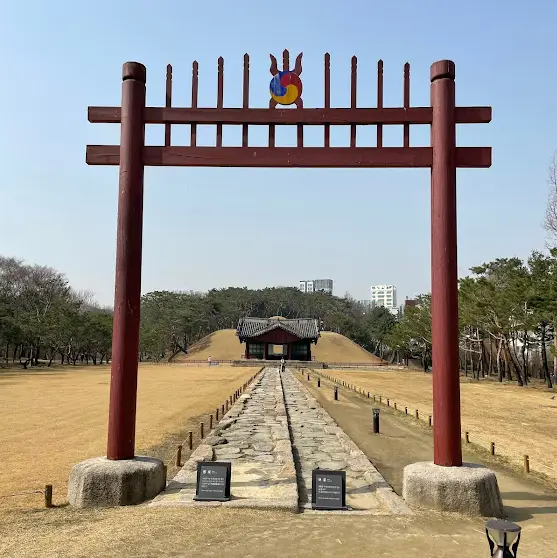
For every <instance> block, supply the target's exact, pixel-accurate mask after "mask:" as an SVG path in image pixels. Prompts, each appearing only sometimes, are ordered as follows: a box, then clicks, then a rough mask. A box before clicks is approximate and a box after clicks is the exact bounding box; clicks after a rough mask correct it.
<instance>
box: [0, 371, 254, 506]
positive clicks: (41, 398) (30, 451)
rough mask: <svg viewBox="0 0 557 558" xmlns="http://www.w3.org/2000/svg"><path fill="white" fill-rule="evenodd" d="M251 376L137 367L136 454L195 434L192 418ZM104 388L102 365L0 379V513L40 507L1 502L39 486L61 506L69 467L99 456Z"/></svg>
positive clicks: (31, 500) (23, 501)
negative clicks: (182, 435) (180, 435)
mask: <svg viewBox="0 0 557 558" xmlns="http://www.w3.org/2000/svg"><path fill="white" fill-rule="evenodd" d="M256 372H257V369H255V368H240V367H231V366H213V367H210V368H209V367H208V366H199V367H190V366H181V365H179V364H173V365H166V366H165V365H140V367H139V385H138V403H137V432H136V447H137V453H141V452H142V451H146V450H147V449H148V448H152V447H154V446H157V445H160V444H162V443H163V442H164V440H165V438H167V437H169V436H171V435H172V434H175V433H177V432H180V431H183V430H184V429H186V428H190V429H193V426H196V427H197V425H198V421H196V422H194V420H195V419H196V418H199V417H200V416H207V415H208V414H211V413H213V412H214V410H215V409H216V407H217V406H219V405H221V404H222V403H223V402H224V401H225V399H226V398H228V397H229V396H230V395H231V394H232V393H233V392H234V391H235V390H236V389H238V388H239V387H241V386H242V384H243V383H244V382H246V381H247V380H248V379H249V378H250V377H251V376H252V375H253V374H255V373H256ZM109 382H110V369H109V367H108V366H96V367H93V366H89V367H82V368H79V367H78V368H73V367H67V368H59V369H57V370H53V371H41V372H32V373H21V372H10V373H3V374H0V409H2V413H1V414H0V464H1V468H2V473H1V474H0V510H2V509H4V510H6V509H7V507H17V506H20V507H39V506H41V505H43V500H42V497H41V495H34V496H27V497H13V498H2V496H4V495H6V494H11V493H14V492H25V491H28V490H33V489H41V488H43V487H44V485H45V484H53V485H54V495H55V498H54V500H55V503H62V502H64V501H65V499H66V490H67V480H68V475H69V472H70V469H71V467H72V465H73V464H74V463H77V462H79V461H82V460H84V459H87V458H89V457H94V456H97V455H105V454H106V431H107V420H108V397H109ZM188 425H189V426H188ZM170 457H171V456H169V458H170Z"/></svg>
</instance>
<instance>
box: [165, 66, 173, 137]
mask: <svg viewBox="0 0 557 558" xmlns="http://www.w3.org/2000/svg"><path fill="white" fill-rule="evenodd" d="M164 106H165V107H171V106H172V66H171V65H170V64H168V66H166V103H165V105H164ZM171 126H172V125H171V124H170V122H166V123H165V125H164V145H165V147H170V140H171Z"/></svg>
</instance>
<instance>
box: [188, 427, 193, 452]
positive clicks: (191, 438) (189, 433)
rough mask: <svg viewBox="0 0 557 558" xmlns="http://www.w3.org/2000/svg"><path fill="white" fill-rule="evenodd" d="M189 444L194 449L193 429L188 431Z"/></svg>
mask: <svg viewBox="0 0 557 558" xmlns="http://www.w3.org/2000/svg"><path fill="white" fill-rule="evenodd" d="M188 446H189V448H190V450H192V449H193V432H192V431H191V430H190V431H189V432H188Z"/></svg>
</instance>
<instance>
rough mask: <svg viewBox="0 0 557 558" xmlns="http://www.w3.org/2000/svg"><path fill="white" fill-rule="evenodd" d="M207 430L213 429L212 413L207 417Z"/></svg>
mask: <svg viewBox="0 0 557 558" xmlns="http://www.w3.org/2000/svg"><path fill="white" fill-rule="evenodd" d="M209 430H213V415H211V416H210V417H209Z"/></svg>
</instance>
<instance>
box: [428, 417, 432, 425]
mask: <svg viewBox="0 0 557 558" xmlns="http://www.w3.org/2000/svg"><path fill="white" fill-rule="evenodd" d="M428 424H429V426H431V415H429V420H428Z"/></svg>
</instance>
